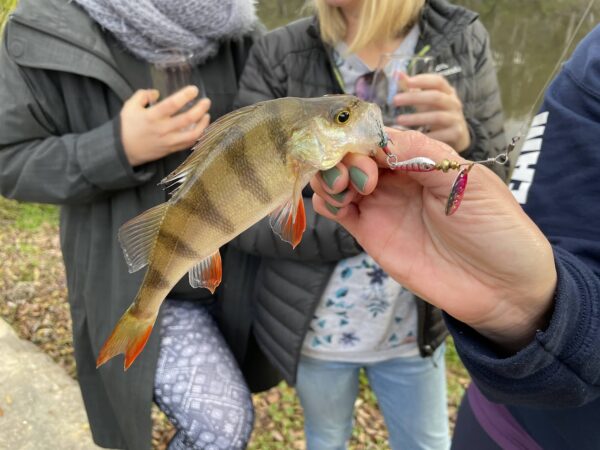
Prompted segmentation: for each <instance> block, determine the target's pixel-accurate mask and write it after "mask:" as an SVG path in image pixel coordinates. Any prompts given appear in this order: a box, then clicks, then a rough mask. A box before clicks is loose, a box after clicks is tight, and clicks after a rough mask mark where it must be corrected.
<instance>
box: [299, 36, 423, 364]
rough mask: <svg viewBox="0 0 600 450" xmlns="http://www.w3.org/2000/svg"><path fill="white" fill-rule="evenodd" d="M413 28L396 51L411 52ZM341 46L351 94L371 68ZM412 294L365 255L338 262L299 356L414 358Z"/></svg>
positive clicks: (340, 63)
mask: <svg viewBox="0 0 600 450" xmlns="http://www.w3.org/2000/svg"><path fill="white" fill-rule="evenodd" d="M418 36H419V28H418V26H415V27H414V28H413V29H412V30H411V31H410V32H409V34H408V35H407V36H406V38H405V39H404V41H403V42H402V44H401V45H400V47H399V48H398V49H397V51H396V52H395V53H405V54H409V55H412V54H414V51H415V47H416V43H417V39H418ZM346 49H347V47H346V46H345V44H343V43H340V45H338V46H336V48H335V52H334V63H335V65H336V67H337V70H338V71H339V73H340V75H341V76H342V79H343V82H344V84H345V91H346V93H348V94H355V92H354V89H355V84H356V80H357V78H358V77H360V76H361V75H364V74H365V73H368V72H369V71H370V69H369V68H368V67H367V65H366V64H364V63H363V62H362V61H361V60H360V58H358V56H356V55H354V54H346V53H347V52H346ZM416 332H417V307H416V302H415V297H414V295H413V294H412V293H411V292H409V291H407V290H406V289H405V288H404V287H402V286H401V285H400V284H398V283H397V282H396V281H394V280H393V279H392V278H390V277H389V275H388V274H386V273H385V272H384V271H383V270H382V269H381V267H379V266H378V265H377V264H376V263H375V261H373V259H372V258H371V257H370V256H369V255H367V254H366V253H362V254H360V255H357V256H355V257H353V258H348V259H345V260H342V261H340V262H339V263H338V265H337V267H336V268H335V271H334V272H333V275H332V277H331V279H330V280H329V284H328V285H327V287H326V288H325V292H324V293H323V297H322V298H321V301H320V303H319V305H318V306H317V309H316V311H315V314H314V317H313V319H312V321H311V323H310V327H309V329H308V332H307V334H306V337H305V339H304V344H303V348H302V354H303V355H306V356H310V357H312V358H318V359H326V360H330V361H347V362H359V363H373V362H379V361H385V360H387V359H391V358H396V357H401V356H416V355H418V354H419V349H418V346H417V339H416Z"/></svg>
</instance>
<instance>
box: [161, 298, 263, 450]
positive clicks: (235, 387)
mask: <svg viewBox="0 0 600 450" xmlns="http://www.w3.org/2000/svg"><path fill="white" fill-rule="evenodd" d="M163 308H164V309H165V311H164V315H163V319H162V322H161V323H160V336H161V338H162V339H161V345H160V351H159V356H158V366H157V369H156V376H155V379H154V395H155V400H156V403H157V404H158V406H159V407H160V409H161V410H162V411H163V412H164V413H165V414H166V415H167V417H168V418H169V420H170V421H171V423H172V424H173V425H174V426H175V428H176V429H177V433H176V434H175V436H174V437H173V439H172V440H171V442H170V444H169V450H184V449H186V450H187V449H205V450H221V449H244V448H246V444H247V443H248V440H249V438H250V433H251V432H252V426H253V422H254V409H253V407H252V397H251V395H250V392H249V391H248V388H247V386H246V383H245V382H244V378H243V376H242V374H241V372H240V370H239V368H238V366H237V364H236V361H235V359H234V358H233V355H232V354H231V352H230V350H229V348H228V347H227V344H226V343H225V340H224V339H223V336H221V333H220V332H219V330H218V328H217V326H216V325H215V323H214V321H213V319H212V317H211V315H210V313H209V312H208V311H207V309H206V307H205V306H202V305H201V304H199V303H198V302H193V301H179V300H167V301H166V302H165V303H164V305H163Z"/></svg>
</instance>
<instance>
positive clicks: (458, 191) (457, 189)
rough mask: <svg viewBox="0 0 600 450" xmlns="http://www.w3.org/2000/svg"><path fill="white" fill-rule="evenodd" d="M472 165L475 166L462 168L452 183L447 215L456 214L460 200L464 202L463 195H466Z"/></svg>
mask: <svg viewBox="0 0 600 450" xmlns="http://www.w3.org/2000/svg"><path fill="white" fill-rule="evenodd" d="M471 167H473V165H472V164H471V165H470V166H468V167H465V168H464V169H462V170H461V171H460V172H459V173H458V175H457V176H456V179H455V180H454V183H453V184H452V189H451V190H450V195H449V196H448V202H447V203H446V215H447V216H450V215H452V214H454V213H455V212H456V210H457V209H458V207H459V206H460V202H462V199H463V196H464V195H465V189H466V188H467V180H468V177H469V171H470V170H471Z"/></svg>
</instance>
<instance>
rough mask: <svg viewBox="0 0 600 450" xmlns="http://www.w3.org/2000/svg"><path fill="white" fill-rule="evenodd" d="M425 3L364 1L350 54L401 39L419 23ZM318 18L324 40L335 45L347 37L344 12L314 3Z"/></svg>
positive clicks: (323, 2)
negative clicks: (397, 38) (380, 43)
mask: <svg viewBox="0 0 600 450" xmlns="http://www.w3.org/2000/svg"><path fill="white" fill-rule="evenodd" d="M424 4H425V0H362V5H361V8H360V16H359V19H358V21H359V22H358V32H357V34H356V36H355V37H354V39H353V40H352V42H350V45H349V48H348V51H350V52H356V51H358V50H361V49H363V48H364V47H366V46H367V45H369V44H370V43H373V42H385V41H386V40H388V39H394V38H396V37H398V36H399V35H400V34H401V33H402V32H404V31H407V30H406V28H407V27H409V26H411V25H412V24H414V23H416V21H417V20H418V18H419V14H420V12H421V9H422V8H423V5H424ZM313 8H314V11H315V12H316V14H317V16H318V18H319V27H320V31H321V38H322V39H323V41H324V42H326V43H327V44H329V45H335V44H336V43H338V42H340V41H342V40H343V39H344V38H345V37H346V19H344V15H343V14H342V10H341V9H340V8H339V7H337V6H330V5H328V4H327V0H313Z"/></svg>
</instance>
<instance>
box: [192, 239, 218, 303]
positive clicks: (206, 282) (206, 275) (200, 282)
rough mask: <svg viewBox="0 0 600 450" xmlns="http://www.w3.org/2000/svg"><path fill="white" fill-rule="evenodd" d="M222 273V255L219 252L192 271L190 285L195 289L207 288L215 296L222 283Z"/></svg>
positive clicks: (201, 262) (205, 259)
mask: <svg viewBox="0 0 600 450" xmlns="http://www.w3.org/2000/svg"><path fill="white" fill-rule="evenodd" d="M222 273H223V269H222V267H221V254H220V253H219V250H217V251H216V252H214V253H213V254H212V255H210V256H209V257H208V258H204V259H203V260H202V261H200V262H199V263H198V264H196V265H195V266H194V267H192V268H191V269H190V271H189V279H190V285H191V286H192V287H195V288H206V289H208V290H209V291H210V292H212V293H213V294H214V293H215V289H217V286H218V285H219V284H220V283H221V275H222Z"/></svg>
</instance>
